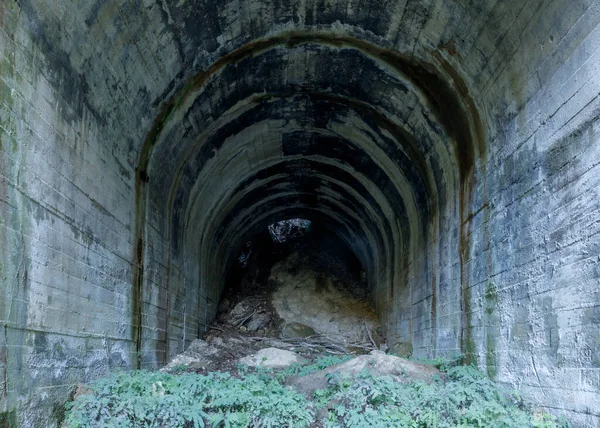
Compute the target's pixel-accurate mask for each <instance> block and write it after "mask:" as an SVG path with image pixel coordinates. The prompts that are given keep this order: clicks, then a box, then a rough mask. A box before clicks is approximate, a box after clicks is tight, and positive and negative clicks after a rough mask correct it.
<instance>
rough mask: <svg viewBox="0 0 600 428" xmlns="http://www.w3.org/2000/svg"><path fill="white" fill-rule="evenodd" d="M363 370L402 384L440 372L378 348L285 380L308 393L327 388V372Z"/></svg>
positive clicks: (426, 379)
mask: <svg viewBox="0 0 600 428" xmlns="http://www.w3.org/2000/svg"><path fill="white" fill-rule="evenodd" d="M364 372H367V373H370V374H371V375H373V376H386V375H387V376H391V377H393V378H394V379H395V380H397V381H398V382H402V383H409V382H413V381H424V382H426V383H429V382H431V381H432V379H433V378H434V377H435V376H439V375H440V372H439V370H438V369H436V368H435V367H433V366H431V365H427V364H421V363H416V362H414V361H409V360H406V359H404V358H398V357H395V356H393V355H388V354H385V353H384V352H381V351H372V352H371V353H370V354H369V355H361V356H359V357H356V358H353V359H352V360H350V361H346V362H345V363H341V364H336V365H334V366H331V367H328V368H326V369H324V370H321V371H319V372H316V373H313V374H310V375H308V376H303V377H297V378H293V379H291V380H290V382H289V383H290V384H291V385H293V386H294V387H295V388H296V389H297V390H298V391H300V392H302V393H305V394H307V395H310V394H312V393H313V392H314V391H316V390H318V389H324V388H326V387H327V385H328V383H327V378H328V376H327V375H333V374H339V375H340V376H341V377H345V376H347V377H354V376H356V375H358V374H359V373H364Z"/></svg>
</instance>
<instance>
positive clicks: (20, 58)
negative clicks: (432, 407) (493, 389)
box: [0, 0, 600, 427]
mask: <svg viewBox="0 0 600 428" xmlns="http://www.w3.org/2000/svg"><path fill="white" fill-rule="evenodd" d="M599 46H600V8H599V5H598V4H597V2H596V1H591V0H571V1H563V0H552V1H544V0H535V1H534V0H529V1H525V2H519V1H516V0H514V1H513V0H507V1H495V0H485V1H483V0H478V1H476V0H456V1H448V0H268V1H258V0H224V1H220V2H210V1H203V0H180V1H175V0H126V1H113V0H109V1H99V0H73V1H71V2H65V1H62V0H55V1H48V0H19V1H16V0H3V1H2V2H0V244H1V245H0V427H4V426H6V427H13V426H24V427H30V426H31V427H34V426H60V423H61V421H62V418H64V406H63V403H64V401H65V400H66V399H67V398H68V397H69V396H70V394H72V391H73V388H74V385H77V384H79V383H85V382H89V381H91V380H94V379H96V378H98V377H100V376H102V375H105V374H106V373H109V372H111V371H114V370H130V369H158V368H160V367H163V366H164V365H165V364H167V363H168V362H169V361H170V360H171V359H172V358H173V357H174V356H175V355H177V354H178V353H181V352H182V351H184V350H185V349H186V347H187V346H188V345H189V344H190V343H191V342H192V341H193V340H194V339H196V338H199V337H201V336H202V335H203V334H204V333H205V332H206V331H207V328H208V326H209V325H210V323H211V322H212V321H213V320H214V319H215V318H216V316H217V312H218V308H219V302H220V300H221V299H222V297H223V296H224V293H226V291H227V288H228V286H229V285H230V284H229V282H228V278H230V273H231V272H232V270H234V269H235V266H236V263H237V262H238V260H239V257H240V253H241V252H242V251H243V249H244V248H245V246H246V245H247V243H248V242H252V240H253V239H256V236H258V235H259V234H261V233H265V231H266V230H268V227H269V226H270V225H273V224H275V223H277V222H282V221H287V220H290V219H303V220H306V221H308V222H310V223H311V224H313V225H315V227H318V228H319V229H318V230H320V231H322V234H323V235H327V236H331V237H332V238H331V239H332V240H335V242H337V243H339V248H344V251H347V253H348V254H349V255H351V256H348V257H349V260H350V259H351V260H353V262H352V263H350V264H351V265H355V266H356V267H357V269H358V270H360V272H362V274H361V275H363V277H364V284H365V287H366V288H367V290H368V293H369V295H370V296H371V300H372V304H373V306H374V309H375V312H376V313H377V317H378V319H379V322H380V324H381V334H382V337H383V339H384V340H385V341H386V342H387V343H388V344H396V345H400V346H403V347H404V348H405V349H410V353H411V355H412V356H413V357H415V358H436V357H440V356H449V355H453V354H462V355H464V357H465V360H466V361H467V362H468V363H469V364H474V365H476V366H477V367H479V368H480V369H482V370H483V371H484V372H485V373H486V375H487V376H488V377H490V378H492V379H494V380H496V381H498V382H500V383H502V384H505V385H507V386H510V387H513V388H517V389H518V390H519V391H520V392H521V393H522V394H523V395H524V396H525V397H527V398H528V399H530V400H532V401H533V402H534V403H535V404H536V406H539V408H540V409H543V410H544V411H547V412H549V413H552V414H555V415H562V416H565V417H567V418H568V419H569V420H570V421H572V422H573V424H574V426H582V427H587V426H589V427H595V426H598V424H600V404H599V403H600V357H598V355H599V352H600V292H599V291H598V290H599V287H600V256H599V254H600V238H599V237H600V234H599V232H600V194H599V191H598V188H599V186H598V184H599V183H598V182H599V177H600V174H599V171H600V170H599V169H598V168H599V166H598V165H599V164H600V162H598V160H597V159H599V156H600V137H599V135H600V133H599V132H600V120H599V118H600V80H599V79H598V75H599V73H598V71H599V68H600V56H599V55H600V54H599V52H600V50H599ZM328 242H333V241H328ZM336 245H338V244H336Z"/></svg>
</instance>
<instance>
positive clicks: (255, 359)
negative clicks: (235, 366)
mask: <svg viewBox="0 0 600 428" xmlns="http://www.w3.org/2000/svg"><path fill="white" fill-rule="evenodd" d="M305 362H306V360H305V359H304V358H302V357H300V356H299V355H297V354H296V353H294V352H292V351H286V350H284V349H278V348H265V349H261V350H260V351H258V352H257V353H256V354H254V355H248V356H247V357H244V358H242V359H240V363H242V364H245V365H247V366H250V367H265V368H271V369H282V368H285V367H289V366H291V365H292V364H301V363H305Z"/></svg>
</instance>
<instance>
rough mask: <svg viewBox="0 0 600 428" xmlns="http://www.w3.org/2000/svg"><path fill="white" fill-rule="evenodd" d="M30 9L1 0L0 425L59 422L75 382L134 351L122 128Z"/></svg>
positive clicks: (128, 189) (128, 170)
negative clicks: (89, 94)
mask: <svg viewBox="0 0 600 428" xmlns="http://www.w3.org/2000/svg"><path fill="white" fill-rule="evenodd" d="M30 12H32V15H28V14H27V13H26V12H25V11H24V10H23V9H22V8H21V7H20V5H19V3H17V2H15V1H12V0H10V1H2V2H0V426H3V427H4V426H7V425H8V426H11V427H12V426H24V427H30V426H35V427H42V426H51V424H52V423H54V424H55V423H56V421H57V420H59V419H60V418H61V414H62V413H63V412H64V408H63V405H62V402H63V401H64V399H65V398H66V397H68V395H69V394H70V393H71V392H72V390H73V384H74V383H77V382H86V381H89V380H90V379H93V378H96V377H98V376H101V375H103V374H106V373H107V372H108V371H109V370H111V369H117V368H125V369H128V368H131V367H132V363H133V362H134V361H135V352H136V347H135V344H134V342H133V336H134V334H133V331H134V330H135V325H134V323H133V322H132V316H131V312H132V286H131V259H132V252H133V249H132V248H133V243H132V226H131V225H132V221H133V217H134V216H133V214H132V210H133V206H134V205H133V196H132V185H133V180H132V178H133V168H132V166H131V162H130V161H131V159H128V158H127V153H124V152H122V151H121V150H117V149H116V144H114V141H115V139H116V137H117V134H116V133H114V132H113V133H110V132H105V131H106V129H110V128H111V127H115V128H116V127H118V128H124V126H123V124H122V123H120V122H118V121H115V120H113V119H112V118H110V117H107V116H102V115H100V114H99V113H98V112H97V111H95V110H94V108H93V107H92V106H91V105H90V104H89V103H88V102H87V100H86V99H85V91H89V90H90V89H89V88H88V87H87V86H86V81H85V77H84V76H82V75H81V74H78V73H77V72H76V71H74V70H73V69H72V68H71V67H70V65H69V62H68V61H66V60H65V58H64V57H63V56H62V55H60V54H58V53H57V52H54V51H53V50H52V46H51V45H50V44H51V43H52V40H49V39H46V38H44V33H43V31H42V29H40V27H39V26H40V25H41V23H40V22H36V21H35V18H34V17H33V11H30ZM49 418H51V419H49ZM49 420H51V421H52V422H49Z"/></svg>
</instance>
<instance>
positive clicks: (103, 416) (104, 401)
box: [65, 357, 568, 428]
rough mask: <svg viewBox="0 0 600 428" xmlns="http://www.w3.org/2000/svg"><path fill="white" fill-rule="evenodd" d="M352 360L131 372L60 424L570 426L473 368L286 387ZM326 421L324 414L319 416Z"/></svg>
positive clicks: (106, 384) (330, 378)
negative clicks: (303, 389) (420, 378)
mask: <svg viewBox="0 0 600 428" xmlns="http://www.w3.org/2000/svg"><path fill="white" fill-rule="evenodd" d="M348 358H349V357H341V358H339V357H323V358H320V359H318V360H317V361H315V362H313V363H309V364H305V365H298V366H294V367H290V368H288V369H286V370H281V371H273V370H265V369H259V370H256V371H251V370H250V369H248V368H247V367H245V366H240V367H238V369H239V370H238V374H237V377H234V376H232V375H230V374H228V373H221V372H214V373H210V374H208V375H198V374H194V373H183V374H180V375H172V374H167V373H160V372H147V371H136V372H129V373H119V374H114V375H112V376H110V377H108V378H106V379H101V380H99V381H97V382H95V383H94V384H92V385H91V389H92V390H93V391H94V393H93V394H89V395H83V396H80V397H78V398H77V400H75V401H74V402H73V403H68V404H67V410H68V412H67V417H66V423H65V426H66V427H82V428H84V427H85V428H87V427H186V428H188V427H204V426H213V427H250V426H261V427H288V426H293V427H307V426H310V425H311V424H313V423H314V422H315V418H316V410H320V411H319V415H325V417H324V419H325V420H321V422H322V423H323V424H324V425H325V426H329V427H357V428H358V427H360V428H362V427H368V426H376V427H412V428H425V427H432V428H449V427H491V426H493V427H499V428H522V427H530V428H558V427H568V424H567V423H566V422H565V421H563V420H559V419H556V418H555V417H553V416H550V415H547V414H543V413H535V412H532V411H531V409H529V408H528V407H527V405H526V404H525V403H524V401H523V399H522V398H521V397H520V396H519V395H517V394H515V393H511V392H509V391H506V390H504V389H502V388H500V387H499V386H497V385H496V384H495V383H494V382H493V381H491V380H490V379H488V378H487V377H486V376H485V375H484V374H483V373H481V372H480V371H479V370H477V369H475V368H474V367H470V366H456V367H450V368H446V369H445V372H444V373H443V374H442V376H440V377H437V378H435V379H434V380H433V381H432V382H431V383H429V384H427V383H424V382H411V383H400V382H398V380H397V379H395V378H392V377H388V376H373V375H371V374H370V373H368V372H367V371H363V372H362V373H360V374H358V375H354V376H350V375H344V374H340V373H337V372H333V373H330V374H327V375H326V378H327V382H328V383H327V387H326V388H324V389H319V390H317V391H315V392H314V393H313V396H312V397H310V399H308V398H306V397H304V396H302V395H300V394H299V393H297V392H295V391H294V390H292V389H291V388H290V387H286V386H284V385H283V383H282V379H285V378H286V376H303V375H307V374H310V373H314V372H316V371H318V370H322V369H324V368H327V367H330V366H331V365H334V364H339V363H340V362H343V361H345V360H346V359H348ZM321 419H322V418H321Z"/></svg>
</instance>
